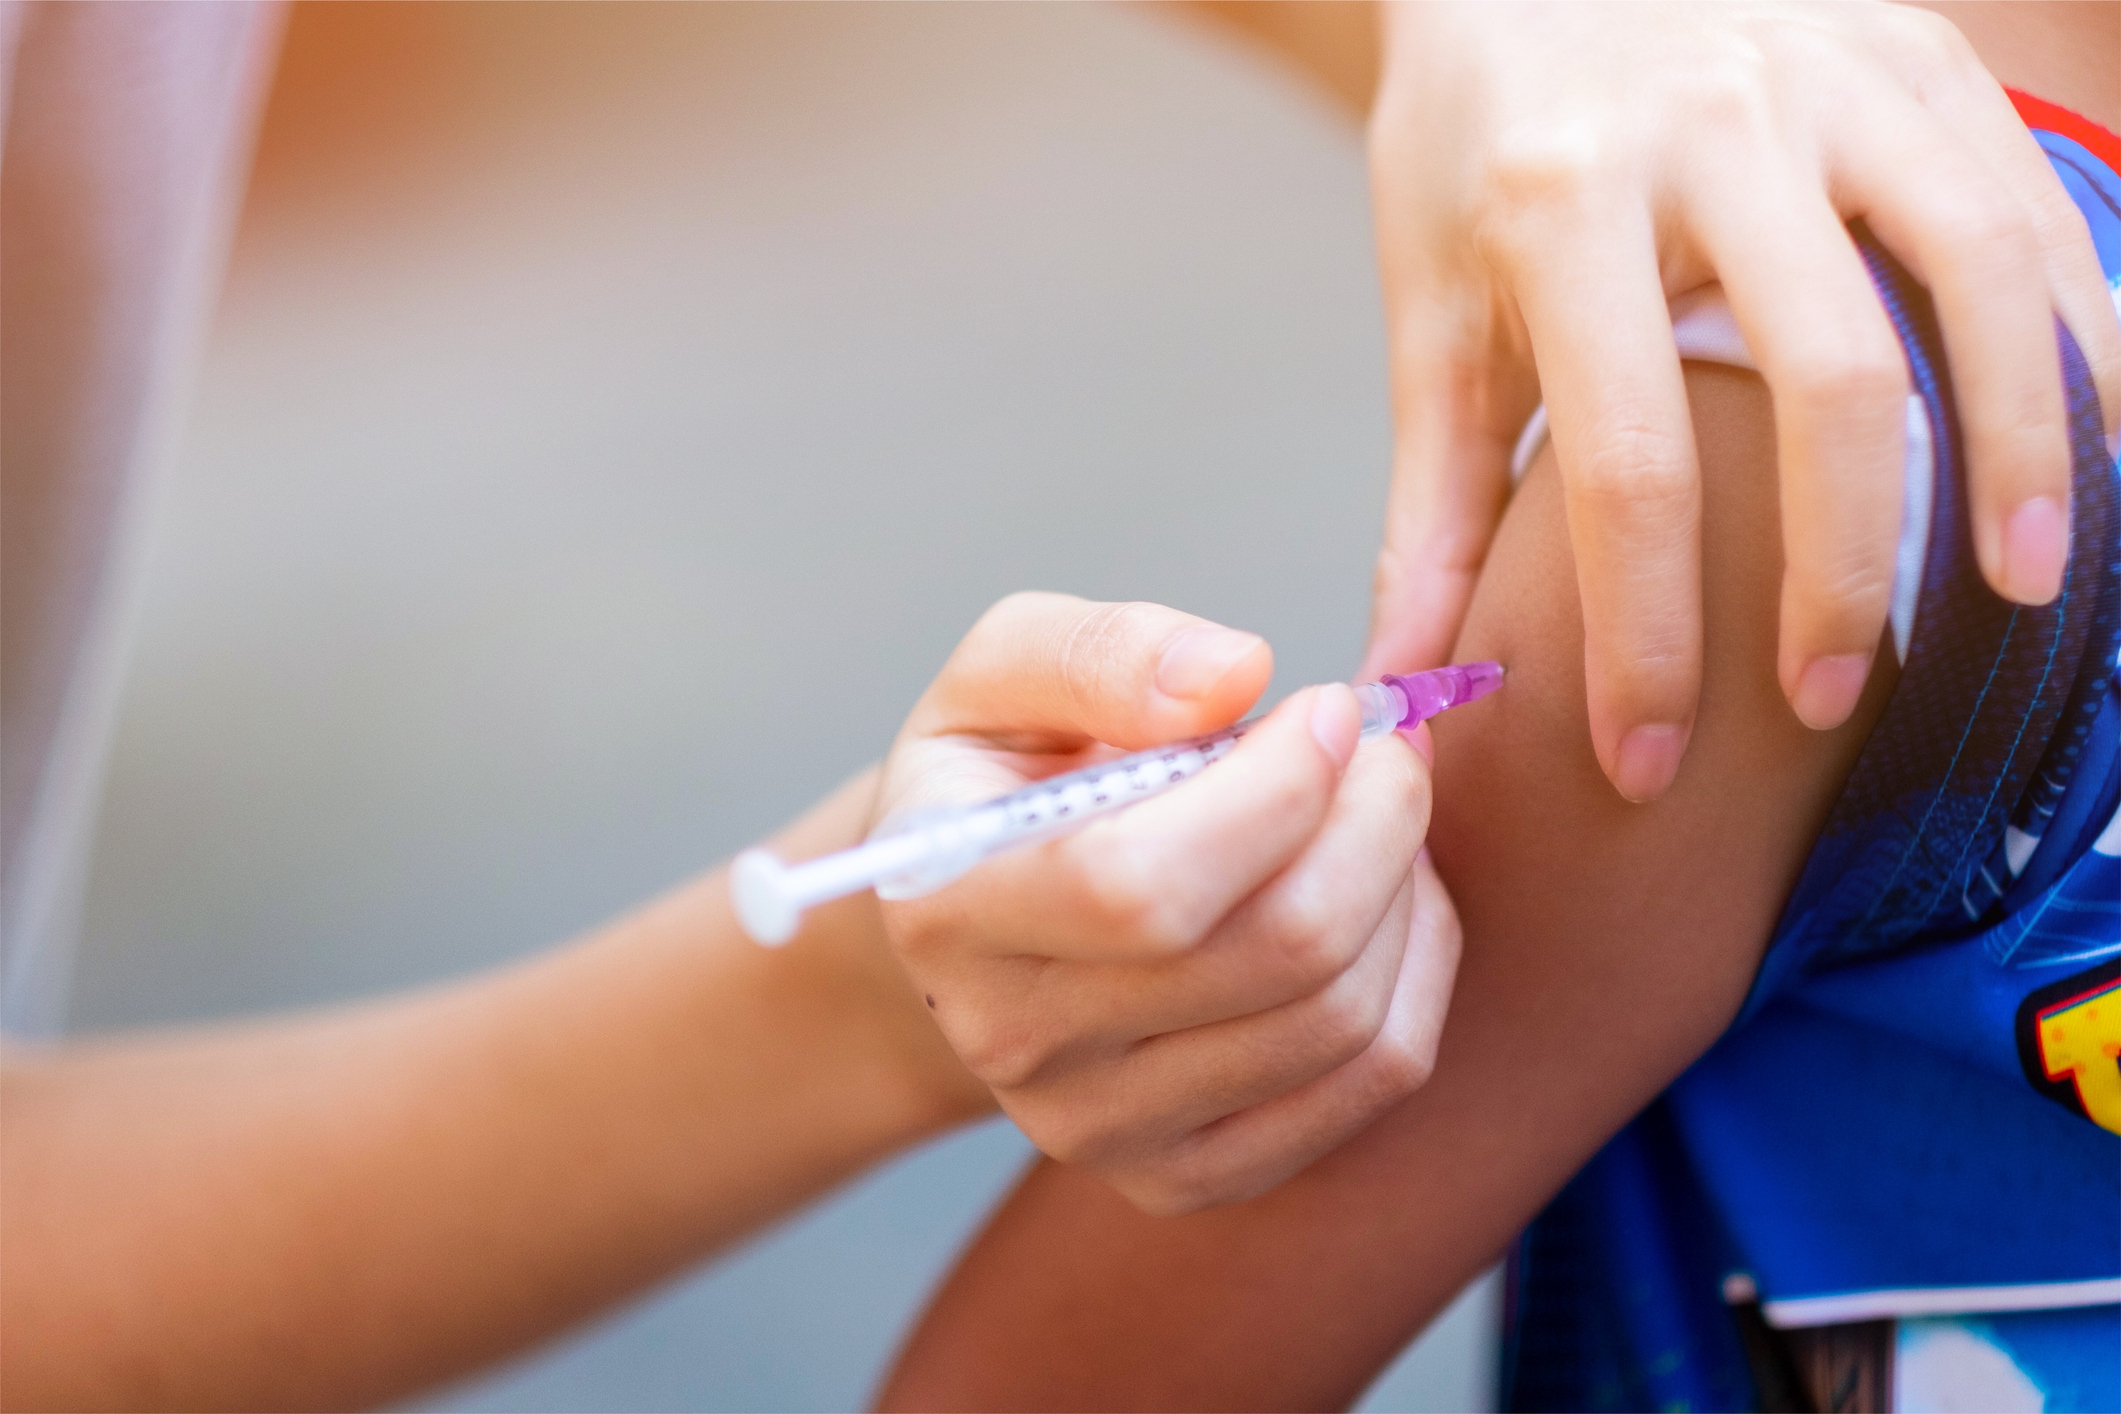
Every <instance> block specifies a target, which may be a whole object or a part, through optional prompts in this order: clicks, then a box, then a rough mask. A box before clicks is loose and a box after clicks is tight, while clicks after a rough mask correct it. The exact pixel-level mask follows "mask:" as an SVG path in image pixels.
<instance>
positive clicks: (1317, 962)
mask: <svg viewBox="0 0 2121 1414" xmlns="http://www.w3.org/2000/svg"><path fill="white" fill-rule="evenodd" d="M1271 671H1272V658H1271V655H1270V654H1269V652H1268V650H1267V646H1266V644H1265V643H1264V642H1263V641H1261V640H1260V639H1259V638H1258V637H1256V636H1255V635H1252V634H1248V633H1241V632H1238V631H1235V630H1232V629H1227V628H1222V627H1220V626H1217V625H1213V624H1209V623H1206V622H1204V621H1202V620H1200V619H1197V618H1194V617H1192V616H1191V615H1188V614H1182V613H1179V612H1177V611H1175V610H1172V609H1166V608H1162V607H1159V606H1157V605H1153V604H1093V603H1087V602H1085V601H1083V600H1079V599H1072V598H1068V597H1066V596H1062V595H1054V594H1025V595H1017V596H1015V597H1013V598H1010V599H1008V600H1005V601H1003V602H1002V603H1001V604H999V605H997V606H996V607H995V608H994V609H993V610H992V611H991V612H989V614H988V615H987V616H986V618H985V619H983V620H982V621H981V623H980V625H979V626H978V627H977V628H975V629H974V630H973V632H972V633H971V635H969V636H968V637H967V638H966V640H965V642H964V643H963V644H962V645H961V646H960V647H959V648H958V650H957V652H956V654H955V655H953V657H952V658H951V660H950V663H949V664H948V666H946V667H945V668H944V670H943V672H942V674H941V675H940V676H939V677H938V678H937V679H936V681H935V683H934V685H933V686H932V687H931V688H930V689H929V690H928V692H927V694H926V695H924V696H923V697H922V699H921V701H920V703H919V704H918V705H917V706H916V707H915V708H914V710H913V713H912V715H911V717H910V718H909V719H908V721H907V724H906V727H905V730H904V731H903V732H902V733H901V734H900V737H899V740H898V743H897V745H896V746H895V747H894V748H893V750H892V754H891V756H890V758H889V760H888V761H887V762H886V764H885V770H884V781H883V787H882V790H881V793H880V796H879V808H880V811H882V812H883V813H884V814H886V815H888V814H891V813H895V812H897V811H900V810H906V809H914V808H919V807H922V806H930V805H937V804H946V803H957V802H965V801H976V800H983V799H988V798H991V797H993V796H997V795H1001V794H1004V793H1006V792H1008V791H1010V790H1013V789H1016V788H1017V787H1019V786H1021V785H1023V784H1024V783H1025V782H1027V781H1029V780H1031V779H1035V778H1038V777H1043V776H1049V775H1053V774H1055V773H1057V772H1060V771H1064V770H1072V769H1074V768H1076V767H1078V766H1081V765H1084V764H1087V763H1088V762H1089V761H1090V760H1092V759H1097V758H1102V757H1109V756H1111V755H1116V754H1118V752H1119V751H1120V750H1121V749H1126V750H1135V749H1140V748H1143V747H1148V746H1152V745H1157V744H1161V743H1163V742H1168V741H1172V740H1175V739H1177V738H1180V737H1185V736H1192V735H1197V734H1199V733H1202V732H1206V731H1211V730H1214V729H1216V728H1219V727H1222V726H1225V725H1227V724H1229V723H1230V722H1232V721H1234V720H1235V719H1236V718H1237V717H1238V716H1240V715H1241V714H1242V713H1243V712H1244V710H1245V709H1246V708H1247V707H1249V706H1250V705H1251V704H1252V702H1253V701H1254V700H1255V699H1256V698H1257V697H1258V696H1259V693H1260V691H1261V689H1263V688H1264V687H1265V686H1266V683H1267V679H1268V676H1269V675H1270V673H1271ZM1358 725H1359V723H1358V716H1357V711H1356V706H1355V701H1354V697H1353V694H1351V693H1350V692H1349V691H1348V689H1347V688H1345V687H1340V686H1332V687H1326V688H1314V689H1309V690H1306V691H1303V692H1299V693H1297V694H1295V695H1294V696H1293V697H1292V698H1291V699H1290V700H1289V701H1287V702H1285V703H1283V704H1282V705H1281V706H1280V707H1279V708H1278V709H1276V710H1275V711H1274V712H1273V713H1272V714H1271V715H1270V716H1269V717H1268V718H1267V720H1266V721H1265V722H1263V723H1262V724H1260V725H1259V726H1257V727H1255V728H1253V729H1252V731H1251V732H1250V733H1248V734H1247V735H1246V736H1245V738H1244V739H1243V740H1242V741H1241V742H1240V743H1239V744H1238V746H1237V748H1236V750H1235V751H1234V752H1233V753H1232V754H1231V755H1230V756H1229V758H1228V759H1226V760H1224V761H1222V762H1219V763H1218V764H1217V765H1216V766H1215V767H1214V769H1213V770H1211V771H1207V772H1205V773H1203V774H1202V775H1201V776H1200V777H1199V778H1198V779H1196V780H1192V781H1188V782H1187V783H1185V784H1184V785H1183V786H1181V787H1179V788H1178V789H1176V790H1173V791H1171V792H1170V793H1168V794H1166V795H1163V796H1159V797H1157V798H1154V799H1152V800H1149V801H1147V802H1145V803H1143V804H1140V805H1137V806H1135V807H1133V808H1132V809H1130V810H1128V811H1126V812H1124V813H1122V814H1119V815H1116V816H1109V817H1106V818H1104V819H1101V820H1098V821H1095V822H1093V823H1092V824H1090V825H1089V826H1087V827H1086V828H1084V829H1083V830H1081V831H1079V832H1077V833H1075V834H1073V835H1069V836H1066V837H1064V838H1062V839H1059V840H1057V841H1053V842H1049V843H1047V844H1043V845H1039V846H1034V847H1031V848H1027V849H1024V850H1020V851H1018V852H1016V853H1013V854H1008V855H1004V856H1001V857H999V858H997V859H995V860H992V861H990V862H989V863H987V864H985V865H982V866H981V867H980V868H978V869H977V870H975V871H974V872H973V873H972V874H971V875H969V876H968V877H966V878H964V879H962V880H960V881H958V882H956V883H954V884H951V885H950V886H948V887H947V888H945V889H944V890H943V891H941V892H939V893H937V894H934V895H932V896H930V897H927V898H924V899H918V900H913V901H909V902H904V903H897V904H890V905H886V907H885V910H884V916H885V923H886V926H887V928H888V929H889V931H890V933H891V936H892V940H893V942H894V944H895V945H896V947H897V949H898V952H899V955H900V957H901V959H902V960H903V961H904V963H905V965H906V968H907V971H908V972H909V973H910V974H911V976H912V977H913V979H914V982H915V984H916V986H917V987H918V988H919V989H920V991H921V992H922V994H923V996H924V997H925V999H926V1001H927V1003H928V1005H930V1006H932V1007H933V1008H934V1013H935V1017H936V1020H937V1021H938V1023H939V1024H940V1025H941V1027H942V1029H943V1033H944V1035H945V1036H947V1037H948V1038H949V1040H950V1042H951V1044H952V1045H953V1046H955V1047H956V1048H957V1050H958V1052H959V1054H960V1055H961V1056H962V1057H963V1058H964V1060H965V1062H966V1064H967V1065H968V1066H969V1067H970V1068H971V1070H972V1071H973V1073H974V1074H976V1075H978V1076H979V1077H980V1078H981V1079H982V1080H984V1081H986V1082H987V1083H988V1084H989V1085H991V1086H992V1087H993V1088H994V1092H995V1094H996V1096H997V1098H998V1099H999V1101H1000V1103H1001V1105H1002V1108H1003V1109H1004V1110H1006V1111H1007V1112H1008V1113H1009V1115H1010V1117H1011V1118H1012V1119H1014V1120H1015V1121H1016V1122H1017V1124H1018V1125H1019V1126H1020V1127H1021V1128H1022V1129H1023V1131H1024V1132H1025V1133H1026V1134H1027V1135H1029V1136H1030V1138H1031V1139H1032V1141H1033V1142H1034V1143H1036V1144H1038V1146H1039V1147H1040V1148H1041V1149H1043V1150H1045V1151H1046V1152H1047V1153H1049V1154H1052V1155H1055V1156H1057V1157H1059V1158H1063V1159H1066V1160H1069V1161H1071V1162H1073V1163H1075V1164H1077V1165H1079V1166H1080V1167H1082V1168H1083V1169H1085V1170H1087V1171H1090V1172H1094V1173H1096V1174H1098V1175H1099V1176H1101V1177H1102V1178H1104V1179H1105V1180H1107V1181H1109V1182H1110V1183H1111V1184H1112V1185H1113V1186H1114V1187H1116V1188H1117V1189H1119V1190H1120V1191H1121V1192H1122V1193H1124V1194H1126V1195H1127V1196H1128V1197H1129V1198H1130V1199H1132V1200H1133V1201H1134V1202H1136V1203H1137V1204H1139V1205H1140V1206H1142V1207H1143V1208H1145V1209H1147V1210H1150V1211H1153V1212H1160V1213H1171V1212H1181V1211H1186V1210H1190V1209H1193V1208H1197V1207H1200V1206H1202V1205H1203V1204H1205V1203H1210V1202H1218V1201H1227V1200H1230V1199H1233V1198H1240V1197H1245V1196H1249V1195H1250V1194H1252V1193H1256V1192H1259V1191H1260V1190H1262V1189H1264V1188H1266V1187H1268V1186H1271V1185H1272V1184H1273V1183H1275V1182H1278V1181H1279V1180H1281V1179H1282V1178H1285V1177H1287V1176H1288V1175H1289V1174H1290V1173H1293V1172H1295V1171H1296V1170H1297V1169H1299V1168H1301V1167H1303V1166H1304V1165H1305V1164H1307V1163H1309V1162H1310V1161H1311V1160H1312V1159H1314V1158H1316V1157H1317V1156H1318V1155H1319V1154H1320V1153H1322V1152H1325V1151H1326V1150H1328V1149H1330V1148H1333V1147H1334V1146H1336V1145H1338V1144H1339V1143H1341V1142H1342V1141H1343V1140H1345V1139H1346V1138H1347V1137H1348V1136H1349V1135H1350V1134H1353V1133H1354V1132H1356V1131H1357V1130H1359V1129H1360V1128H1361V1127H1362V1126H1364V1125H1365V1124H1367V1123H1368V1122H1369V1121H1370V1120H1371V1119H1373V1118H1375V1117H1376V1116H1377V1115H1378V1114H1379V1113H1381V1112H1382V1111H1383V1110H1385V1109H1386V1108H1388V1107H1389V1106H1391V1105H1392V1104H1394V1103H1396V1102H1397V1101H1399V1100H1400V1099H1402V1098H1403V1097H1404V1096H1405V1095H1407V1094H1408V1093H1409V1092H1411V1091H1412V1090H1413V1089H1414V1088H1415V1087H1416V1086H1418V1085H1419V1084H1420V1083H1421V1081H1422V1080H1423V1079H1424V1078H1425V1077H1426V1076H1427V1074H1428V1071H1429V1067H1430V1065H1431V1063H1432V1062H1433V1060H1434V1056H1435V1047H1436V1037H1437V1035H1438V1033H1439V1031H1440V1030H1441V1026H1442V1016H1443V1008H1444V1003H1445V1000H1446V998H1447V997H1448V996H1449V993H1450V988H1451V978H1452V974H1453V972H1454V970H1455V968H1456V966H1457V959H1458V932H1457V920H1456V917H1455V915H1454V914H1453V913H1452V910H1451V907H1450V903H1449V900H1448V899H1447V898H1446V897H1445V895H1444V893H1443V889H1442V887H1441V886H1440V885H1439V884H1438V883H1437V881H1436V876H1435V874H1434V872H1433V870H1431V869H1430V868H1429V866H1428V864H1427V862H1426V860H1424V859H1421V858H1419V857H1418V851H1419V850H1420V847H1421V842H1422V834H1423V830H1424V827H1425V825H1426V822H1427V819H1428V803H1429V802H1428V782H1429V773H1428V767H1427V763H1426V762H1425V761H1424V760H1423V759H1422V758H1421V756H1420V755H1418V754H1417V751H1416V749H1415V747H1414V745H1413V744H1412V743H1411V742H1410V741H1409V740H1407V739H1405V738H1402V737H1399V736H1387V737H1385V738H1383V739H1381V740H1377V741H1373V742H1368V743H1364V744H1362V745H1360V746H1358V745H1357V741H1356V733H1357V727H1358Z"/></svg>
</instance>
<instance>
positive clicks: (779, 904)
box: [729, 849, 803, 948]
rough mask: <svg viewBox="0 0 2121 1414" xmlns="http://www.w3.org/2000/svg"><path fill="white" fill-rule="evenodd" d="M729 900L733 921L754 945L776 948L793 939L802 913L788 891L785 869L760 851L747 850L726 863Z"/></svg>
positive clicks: (777, 861) (764, 852)
mask: <svg viewBox="0 0 2121 1414" xmlns="http://www.w3.org/2000/svg"><path fill="white" fill-rule="evenodd" d="M729 897H730V901H731V902H733V903H734V904H735V905H736V921H737V922H739V923H741V924H743V925H744V931H745V932H747V933H749V934H750V935H751V937H752V940H753V941H754V942H758V943H763V944H764V945H765V946H767V947H769V948H775V947H779V946H780V945H781V944H782V943H785V942H787V941H788V940H789V939H790V938H792V937H794V936H795V930H796V925H798V924H799V923H801V922H802V921H803V910H802V907H801V906H800V905H798V904H797V903H796V901H795V895H794V894H793V893H792V892H790V890H789V888H788V870H787V869H786V867H784V866H783V865H782V863H781V861H780V860H778V859H775V858H774V857H773V856H772V855H770V854H768V853H767V852H766V851H765V850H763V849H747V850H745V851H744V852H743V853H742V854H740V855H738V856H737V857H736V858H735V859H732V860H730V861H729Z"/></svg>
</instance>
